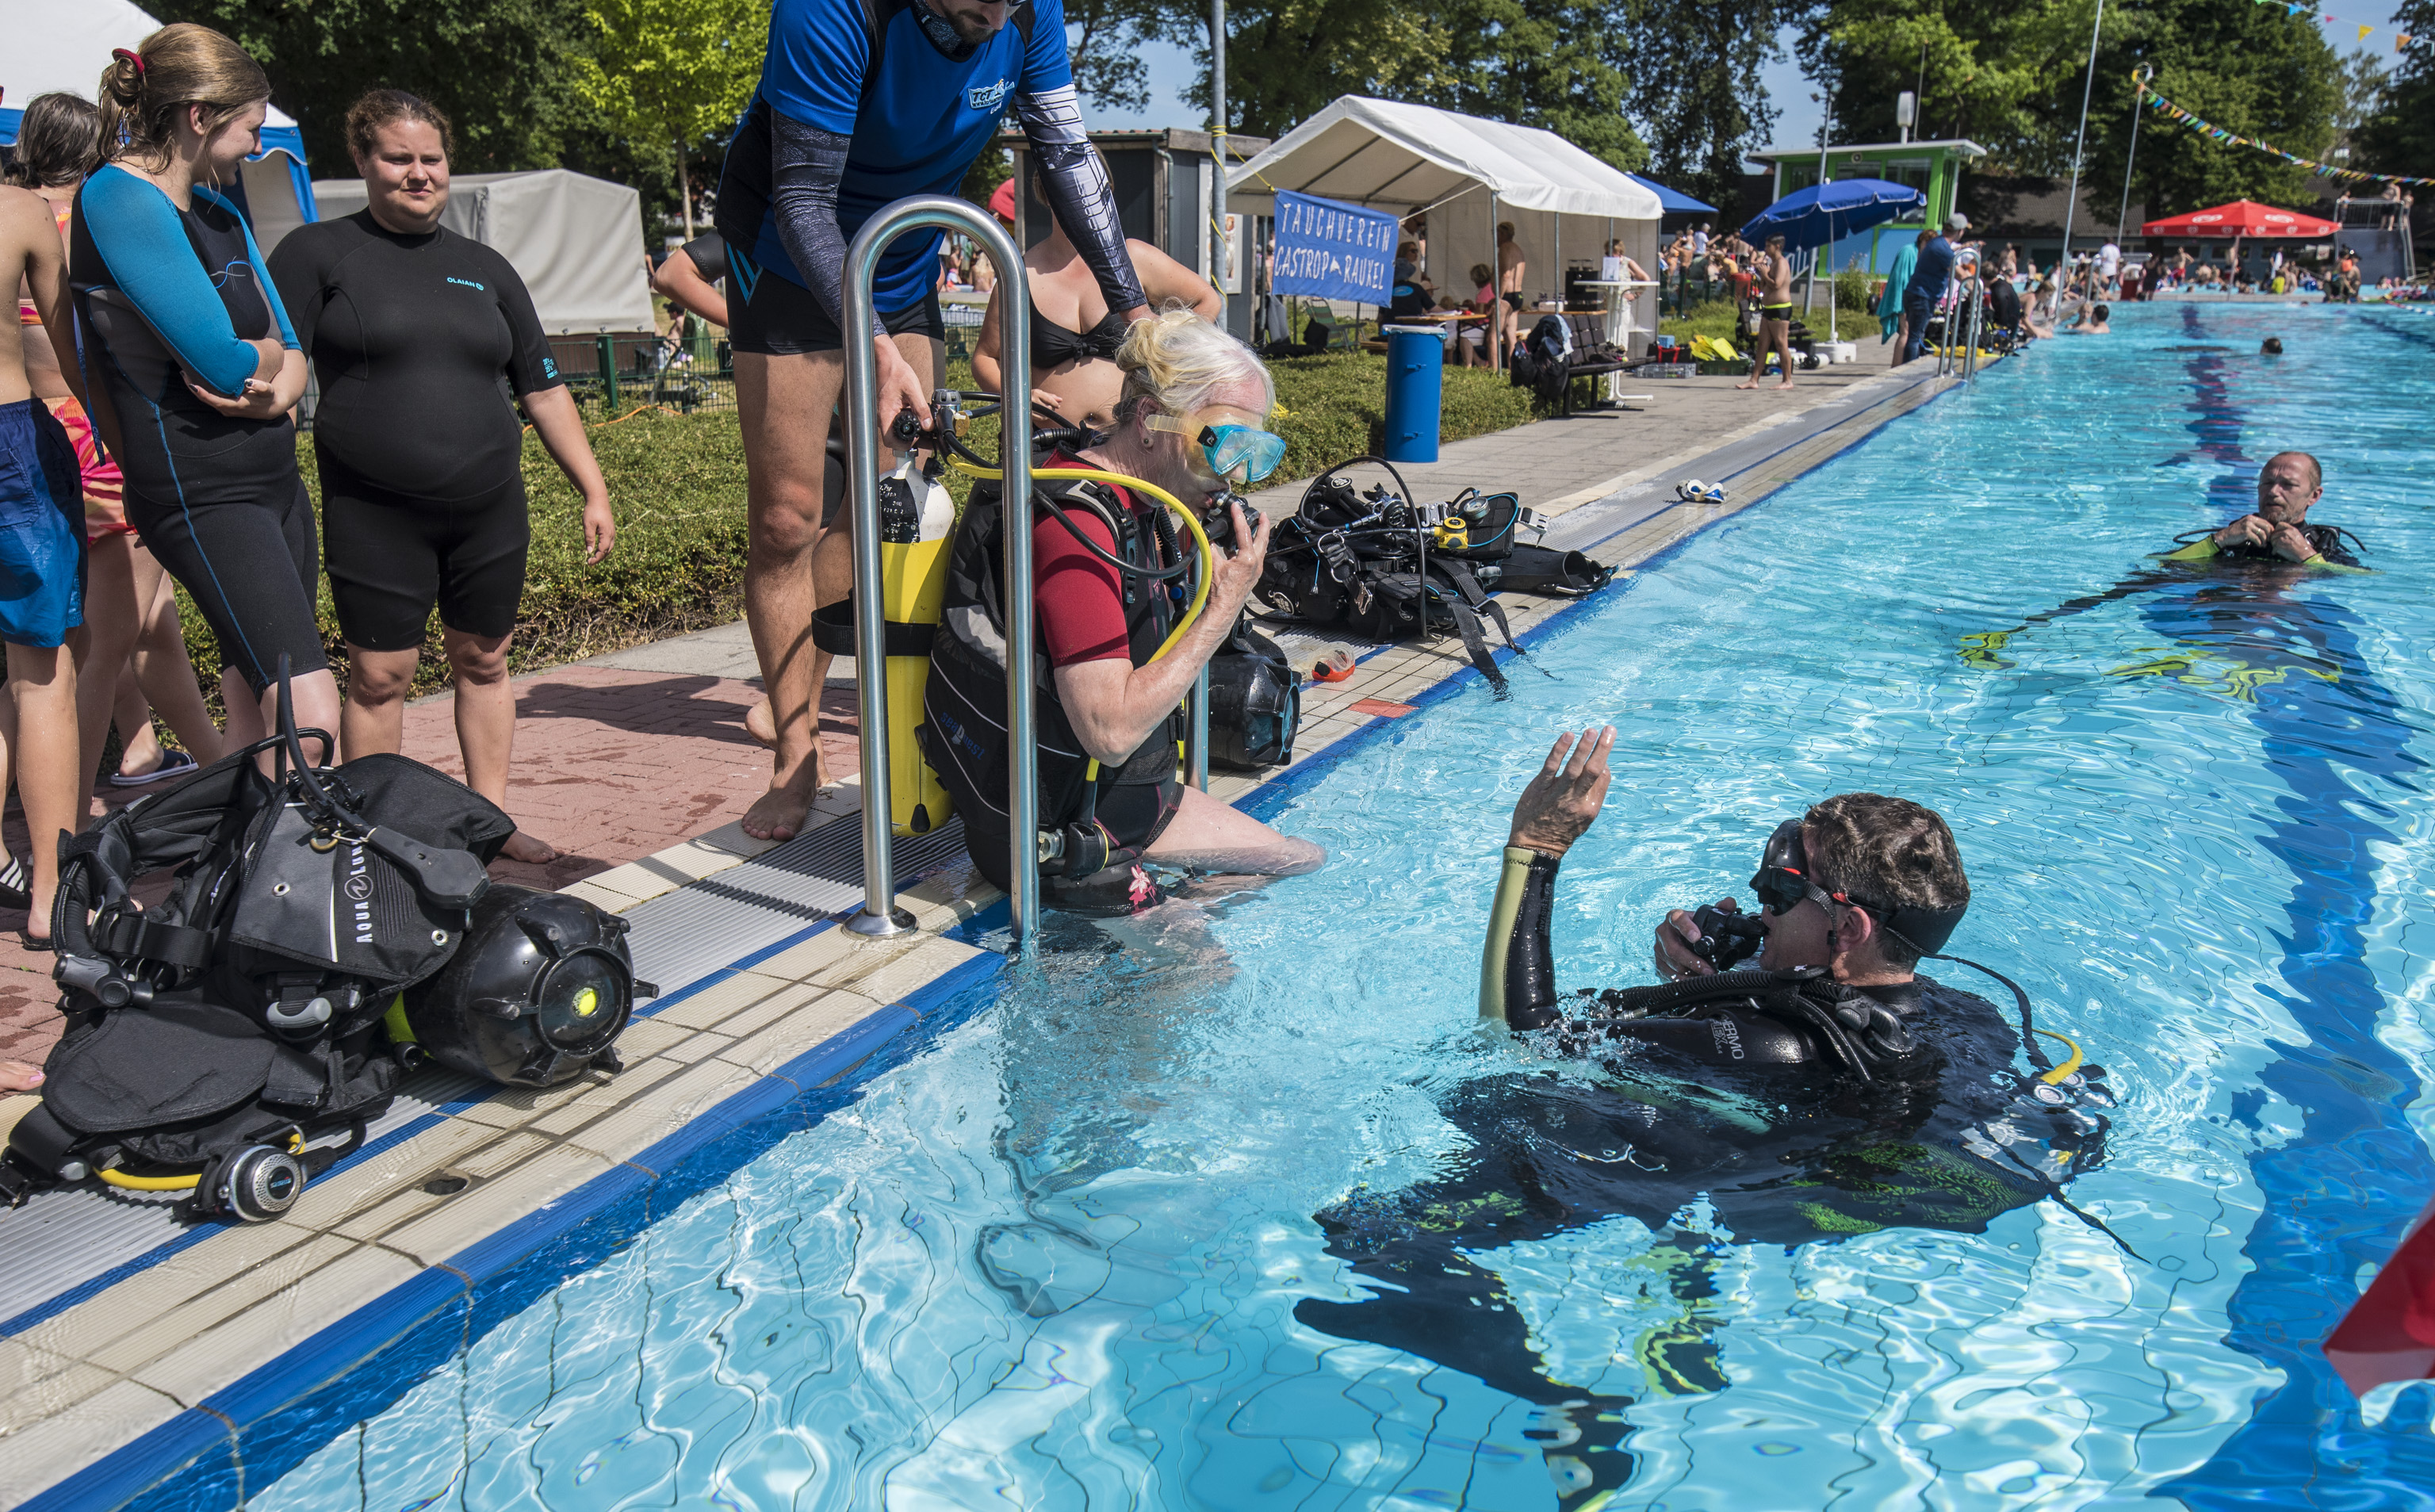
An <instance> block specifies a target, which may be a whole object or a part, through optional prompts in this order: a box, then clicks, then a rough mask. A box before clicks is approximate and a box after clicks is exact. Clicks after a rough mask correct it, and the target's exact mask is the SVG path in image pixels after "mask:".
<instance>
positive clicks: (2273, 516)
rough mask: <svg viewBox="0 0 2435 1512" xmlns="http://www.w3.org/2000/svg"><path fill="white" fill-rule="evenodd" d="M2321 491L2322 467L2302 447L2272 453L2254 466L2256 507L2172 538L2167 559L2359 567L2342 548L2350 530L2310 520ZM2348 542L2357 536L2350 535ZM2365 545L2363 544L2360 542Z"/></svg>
mask: <svg viewBox="0 0 2435 1512" xmlns="http://www.w3.org/2000/svg"><path fill="white" fill-rule="evenodd" d="M2324 496H2325V471H2324V469H2323V467H2322V466H2320V465H2319V463H2318V461H2317V459H2316V458H2315V457H2313V456H2311V455H2308V454H2307V453H2305V452H2277V453H2276V454H2275V455H2272V456H2271V457H2268V458H2267V459H2266V465H2265V466H2264V467H2262V468H2259V469H2258V470H2257V507H2256V509H2255V510H2254V511H2253V512H2251V513H2249V514H2245V515H2242V516H2241V517H2240V518H2239V519H2237V520H2235V521H2233V522H2232V523H2231V524H2227V525H2225V526H2224V527H2223V528H2222V529H2220V530H2211V531H2206V532H2204V533H2198V534H2196V539H2192V537H2190V536H2183V537H2179V538H2176V544H2178V545H2179V546H2180V547H2181V549H2180V550H2179V551H2175V552H2170V553H2167V555H2166V557H2165V558H2164V559H2165V560H2167V561H2210V560H2213V559H2215V558H2230V559H2232V560H2235V561H2288V562H2295V563H2297V564H2299V565H2300V566H2303V567H2344V568H2350V569H2353V570H2356V571H2365V570H2366V569H2364V568H2361V567H2360V566H2359V559H2358V558H2357V557H2356V556H2353V555H2352V554H2351V553H2350V552H2348V551H2346V550H2344V549H2343V547H2342V538H2343V537H2344V536H2349V535H2350V532H2349V531H2347V530H2344V529H2343V528H2342V527H2341V526H2340V525H2312V524H2308V510H2309V508H2310V507H2311V506H2313V505H2315V504H2316V502H2317V501H2318V500H2319V499H2322V498H2323V497H2324ZM2350 539H2351V544H2353V545H2358V543H2359V542H2358V538H2357V536H2351V538H2350ZM2360 549H2361V550H2365V549H2366V548H2365V547H2363V546H2362V547H2360Z"/></svg>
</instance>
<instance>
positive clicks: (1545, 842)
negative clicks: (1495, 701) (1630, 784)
mask: <svg viewBox="0 0 2435 1512" xmlns="http://www.w3.org/2000/svg"><path fill="white" fill-rule="evenodd" d="M1614 749H1615V727H1614V726H1613V725H1607V726H1604V727H1602V728H1598V729H1592V730H1582V731H1581V732H1580V735H1579V736H1578V737H1576V736H1575V735H1574V734H1573V732H1572V731H1571V730H1565V731H1564V732H1563V734H1561V735H1558V736H1557V737H1556V744H1555V745H1553V746H1551V747H1548V749H1547V760H1546V763H1545V764H1544V765H1541V766H1540V768H1539V775H1538V776H1536V777H1534V778H1532V779H1530V785H1529V786H1528V787H1526V788H1524V789H1523V790H1522V797H1521V799H1520V800H1519V801H1517V802H1516V803H1515V804H1514V805H1513V829H1512V833H1511V834H1510V835H1508V836H1507V838H1506V841H1505V843H1506V844H1507V845H1509V846H1513V847H1518V848H1519V849H1521V850H1525V851H1537V852H1539V854H1541V855H1543V856H1546V858H1548V859H1549V860H1551V861H1554V860H1561V859H1562V858H1563V854H1564V852H1565V851H1569V850H1571V849H1572V848H1573V842H1574V841H1576V840H1578V839H1580V837H1581V836H1582V835H1583V834H1585V833H1588V831H1589V827H1590V826H1591V825H1592V824H1593V823H1595V822H1597V816H1598V810H1600V809H1602V808H1604V807H1606V789H1607V784H1608V783H1609V782H1613V781H1614V780H1615V774H1614V773H1613V772H1610V771H1608V770H1607V765H1606V758H1607V753H1608V752H1610V751H1612V750H1614ZM1568 752H1569V754H1570V759H1569V760H1567V759H1566V756H1567V753H1568Z"/></svg>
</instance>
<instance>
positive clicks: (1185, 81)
mask: <svg viewBox="0 0 2435 1512" xmlns="http://www.w3.org/2000/svg"><path fill="white" fill-rule="evenodd" d="M2351 13H2355V14H2357V15H2358V16H2360V17H2361V18H2362V19H2364V18H2365V17H2366V16H2369V15H2373V14H2375V9H2372V8H2371V7H2370V6H2359V7H2356V8H2352V9H2351ZM2328 35H2329V37H2330V38H2331V40H2333V42H2334V43H2335V45H2336V47H2337V48H2339V49H2340V51H2342V52H2344V53H2347V52H2349V51H2350V48H2348V47H2344V46H2342V45H2341V43H2342V40H2343V39H2342V38H2341V37H2339V36H2333V35H2332V34H2331V33H2330V32H2329V33H2328ZM1783 41H1784V43H1785V48H1784V56H1783V57H1782V58H1780V59H1779V60H1777V61H1775V62H1774V63H1771V64H1770V65H1769V66H1768V67H1767V68H1766V69H1764V70H1762V71H1761V72H1760V74H1759V79H1760V82H1761V83H1763V84H1765V85H1766V87H1767V92H1768V98H1769V100H1770V103H1772V104H1773V105H1774V106H1775V108H1776V112H1777V114H1776V122H1775V131H1774V142H1773V143H1771V144H1770V146H1776V145H1781V146H1789V145H1791V144H1793V143H1796V142H1803V143H1807V142H1815V141H1817V140H1818V121H1819V113H1820V112H1819V107H1818V104H1817V102H1816V101H1814V100H1812V99H1811V98H1810V97H1809V94H1810V85H1809V81H1808V80H1807V79H1805V78H1803V77H1801V69H1800V67H1799V66H1798V65H1797V64H1795V63H1794V62H1793V60H1792V52H1791V45H1790V43H1791V34H1790V32H1789V31H1788V30H1787V32H1786V34H1785V36H1784V39H1783ZM2367 44H2368V45H2369V46H2372V47H2375V48H2378V49H2382V50H2384V51H2386V52H2388V53H2389V51H2390V49H2391V48H2392V35H2391V23H2390V19H2389V18H2388V20H2387V24H2386V25H2385V26H2383V27H2380V28H2379V29H2378V32H2377V34H2376V35H2375V36H2373V37H2371V38H2369V39H2368V43H2367ZM1142 60H1143V61H1144V62H1145V63H1147V64H1148V68H1149V86H1150V104H1149V108H1148V110H1146V111H1141V112H1125V111H1098V110H1094V111H1092V112H1089V115H1090V124H1091V126H1092V127H1093V128H1095V129H1099V130H1126V129H1146V128H1152V127H1168V126H1181V127H1195V128H1197V127H1198V126H1199V125H1200V112H1198V111H1196V110H1194V109H1192V108H1191V107H1189V106H1187V105H1185V104H1184V103H1183V90H1184V89H1185V88H1186V87H1187V86H1188V85H1190V83H1191V82H1192V77H1193V76H1192V55H1191V54H1190V53H1189V52H1187V51H1185V50H1184V49H1183V48H1181V47H1175V46H1168V45H1166V44H1157V45H1153V46H1150V47H1148V48H1145V49H1144V50H1143V52H1142ZM1233 61H1234V66H1235V68H1236V69H1240V68H1241V67H1243V66H1244V63H1243V60H1240V59H1236V60H1233ZM1884 125H1885V134H1886V135H1887V136H1889V137H1891V135H1893V129H1894V126H1893V123H1892V122H1891V121H1888V122H1886V123H1884Z"/></svg>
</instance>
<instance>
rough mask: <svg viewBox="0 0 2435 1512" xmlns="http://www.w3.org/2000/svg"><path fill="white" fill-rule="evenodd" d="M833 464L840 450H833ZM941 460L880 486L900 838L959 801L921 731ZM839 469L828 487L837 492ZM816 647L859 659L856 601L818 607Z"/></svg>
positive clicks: (940, 546)
mask: <svg viewBox="0 0 2435 1512" xmlns="http://www.w3.org/2000/svg"><path fill="white" fill-rule="evenodd" d="M829 444H830V447H831V449H832V454H833V458H838V457H839V455H840V454H841V453H842V451H843V447H844V442H843V440H842V438H831V440H830V443H829ZM940 468H941V463H940V461H939V459H938V457H937V456H936V455H933V456H932V458H931V460H930V461H929V462H928V463H927V464H926V465H925V466H924V467H920V468H917V467H915V466H914V465H913V458H912V455H911V454H909V453H908V454H907V455H906V457H905V459H904V460H903V461H901V462H900V463H898V464H897V466H896V468H895V469H894V470H893V471H891V472H888V473H886V474H884V475H883V476H882V477H881V478H880V480H879V581H880V587H881V602H882V603H883V605H884V606H885V609H884V613H885V614H886V616H887V623H888V627H887V675H888V685H887V686H888V795H889V821H890V822H891V823H892V824H893V826H894V828H895V831H896V833H898V834H927V833H930V832H931V831H932V830H935V829H937V828H938V827H939V826H940V825H941V824H944V823H946V822H947V819H948V816H950V815H952V814H954V812H955V801H954V799H951V798H950V797H949V796H948V794H947V789H946V788H945V786H943V785H942V784H941V782H940V781H939V774H938V773H937V772H935V771H933V770H931V768H930V764H929V762H928V761H926V760H925V759H924V756H923V753H922V742H921V741H920V740H919V739H918V738H917V737H916V735H915V731H916V730H919V729H920V728H921V724H922V698H923V695H924V692H925V691H926V690H927V689H928V687H929V682H930V651H931V647H932V645H933V644H935V641H936V638H937V635H938V630H939V618H940V615H941V613H942V612H943V610H945V607H946V600H947V558H948V549H949V547H950V546H952V545H953V544H954V536H955V533H956V501H955V499H954V498H953V497H952V496H950V495H949V494H948V492H947V490H946V489H945V488H944V487H943V486H941V483H940V482H939V473H940ZM842 484H843V477H842V469H838V470H837V472H836V473H834V474H833V475H832V477H831V479H830V487H832V488H837V487H841V486H842ZM812 643H813V644H815V645H818V646H819V647H820V649H821V650H823V651H827V652H830V653H831V654H833V655H837V656H853V655H855V628H854V600H853V599H852V598H847V599H844V600H841V601H840V602H838V603H835V604H826V605H822V606H821V607H820V610H818V611H817V612H815V613H814V614H813V616H812Z"/></svg>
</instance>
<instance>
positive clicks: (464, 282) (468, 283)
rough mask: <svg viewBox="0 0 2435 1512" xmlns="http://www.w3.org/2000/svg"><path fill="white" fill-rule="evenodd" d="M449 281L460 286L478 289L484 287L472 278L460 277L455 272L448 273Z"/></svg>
mask: <svg viewBox="0 0 2435 1512" xmlns="http://www.w3.org/2000/svg"><path fill="white" fill-rule="evenodd" d="M448 282H449V283H454V284H456V285H457V286H458V287H459V288H468V289H478V288H481V287H482V285H481V284H479V283H475V282H474V281H473V280H472V279H470V278H458V277H457V276H456V275H455V274H453V273H452V274H450V275H448Z"/></svg>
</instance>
